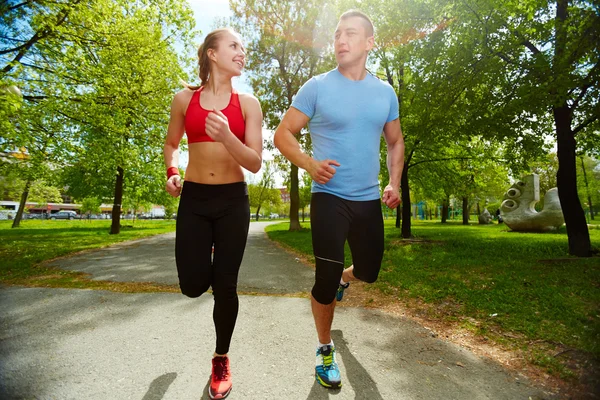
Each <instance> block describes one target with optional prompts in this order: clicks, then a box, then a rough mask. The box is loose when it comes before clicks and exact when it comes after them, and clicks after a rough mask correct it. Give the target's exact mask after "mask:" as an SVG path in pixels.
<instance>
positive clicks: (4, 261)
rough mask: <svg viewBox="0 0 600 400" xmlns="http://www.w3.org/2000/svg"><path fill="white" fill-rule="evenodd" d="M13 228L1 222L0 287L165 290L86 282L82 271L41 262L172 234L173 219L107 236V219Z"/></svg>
mask: <svg viewBox="0 0 600 400" xmlns="http://www.w3.org/2000/svg"><path fill="white" fill-rule="evenodd" d="M11 224H12V221H0V283H4V284H9V285H30V286H45V287H77V288H92V289H108V290H118V291H154V290H165V288H163V287H162V286H161V285H152V284H138V285H135V284H123V283H116V282H100V281H90V280H88V279H86V277H85V275H84V274H82V273H79V272H72V271H63V270H59V269H57V268H50V267H46V266H44V265H39V263H40V262H42V261H45V260H50V259H53V258H56V257H60V256H64V255H66V254H69V253H74V252H78V251H82V250H87V249H95V248H100V247H105V246H108V245H111V244H113V243H118V242H123V241H126V240H132V239H138V238H142V237H146V236H152V235H157V234H160V233H167V232H172V231H174V230H175V221H173V220H167V221H163V220H153V221H149V220H142V221H135V222H133V221H129V220H127V221H122V222H121V224H122V227H121V233H120V234H118V235H109V230H110V224H111V221H110V220H100V221H98V220H92V221H66V220H58V221H37V220H26V221H22V222H21V227H19V228H16V229H11Z"/></svg>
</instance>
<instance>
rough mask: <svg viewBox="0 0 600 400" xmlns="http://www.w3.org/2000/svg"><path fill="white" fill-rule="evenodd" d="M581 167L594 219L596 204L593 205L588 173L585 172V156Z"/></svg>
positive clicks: (591, 214) (591, 216) (591, 215)
mask: <svg viewBox="0 0 600 400" xmlns="http://www.w3.org/2000/svg"><path fill="white" fill-rule="evenodd" d="M581 169H582V170H583V182H584V183H585V193H586V194H587V198H588V206H589V208H590V218H591V219H594V206H593V205H592V196H590V187H589V185H588V180H587V173H586V172H585V164H584V163H583V156H582V157H581Z"/></svg>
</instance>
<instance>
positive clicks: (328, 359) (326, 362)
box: [321, 350, 333, 367]
mask: <svg viewBox="0 0 600 400" xmlns="http://www.w3.org/2000/svg"><path fill="white" fill-rule="evenodd" d="M321 357H323V366H324V367H329V366H331V364H333V350H331V352H330V353H329V355H324V354H323V353H321Z"/></svg>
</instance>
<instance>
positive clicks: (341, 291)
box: [335, 282, 350, 301]
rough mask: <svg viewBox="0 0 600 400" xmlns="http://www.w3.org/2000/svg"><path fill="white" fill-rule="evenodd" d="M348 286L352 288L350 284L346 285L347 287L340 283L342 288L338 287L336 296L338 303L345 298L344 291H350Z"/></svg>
mask: <svg viewBox="0 0 600 400" xmlns="http://www.w3.org/2000/svg"><path fill="white" fill-rule="evenodd" d="M348 286H350V282H348V283H346V284H345V285H342V284H341V283H340V286H338V290H337V293H336V294H335V299H336V300H337V301H342V298H343V297H344V290H346V289H348Z"/></svg>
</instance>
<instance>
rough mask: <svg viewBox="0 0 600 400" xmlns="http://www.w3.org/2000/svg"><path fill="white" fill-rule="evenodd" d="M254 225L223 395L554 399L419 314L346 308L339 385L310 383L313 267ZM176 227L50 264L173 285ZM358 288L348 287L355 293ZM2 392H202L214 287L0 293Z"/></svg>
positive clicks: (46, 395) (338, 331)
mask: <svg viewBox="0 0 600 400" xmlns="http://www.w3.org/2000/svg"><path fill="white" fill-rule="evenodd" d="M265 225H266V223H260V222H259V223H256V222H253V223H252V224H251V231H250V234H249V240H248V246H247V249H246V253H245V255H244V261H243V264H242V268H241V271H240V277H239V288H240V292H241V293H252V295H249V294H242V295H240V313H239V316H238V321H237V325H236V331H235V333H234V337H233V341H232V345H231V349H230V358H231V366H232V373H233V385H234V386H233V391H232V393H231V395H230V396H229V399H253V400H254V399H271V398H279V399H292V400H295V399H302V400H304V399H336V400H343V399H375V400H378V399H393V400H396V399H399V400H401V399H444V400H448V399H460V400H462V399H468V400H471V399H506V400H509V399H510V400H512V399H525V400H528V399H551V398H553V397H552V396H551V395H550V394H548V393H545V392H544V391H543V388H537V387H534V386H532V385H531V384H529V383H528V382H527V380H526V379H525V378H524V377H523V376H520V375H519V374H515V373H514V372H509V371H507V370H505V369H503V367H502V366H501V365H499V364H497V363H495V362H493V361H490V360H488V359H486V358H482V357H479V356H477V355H475V354H473V353H472V352H470V351H469V350H467V349H464V348H461V347H460V346H457V345H455V344H452V343H448V342H446V341H444V340H442V339H440V338H439V337H434V336H433V335H432V334H431V332H430V331H429V330H428V329H425V328H423V327H422V326H420V325H418V324H417V323H415V322H414V321H412V320H410V319H407V318H404V317H398V316H395V315H392V314H388V313H385V312H382V311H378V310H373V309H365V308H356V307H338V309H337V310H336V315H335V320H334V324H333V333H332V336H333V340H334V343H335V345H336V347H337V349H338V362H339V364H340V369H341V371H342V380H343V387H342V388H341V389H340V390H335V391H331V390H327V389H324V388H322V387H320V386H319V385H318V384H317V383H316V382H315V380H314V359H315V355H314V348H315V344H316V333H315V331H314V324H313V320H312V314H311V311H310V303H309V300H308V299H307V297H306V294H307V293H308V292H309V291H310V288H311V286H312V281H313V278H314V273H313V269H312V268H311V267H310V266H306V265H304V264H303V263H301V262H300V261H299V260H297V259H296V258H295V257H294V256H293V255H290V254H288V253H286V252H284V251H283V250H281V249H280V248H279V247H277V246H276V245H274V244H273V243H271V242H270V241H269V240H268V238H267V237H266V235H265V233H264V227H265ZM173 250H174V236H173V235H172V234H168V235H160V236H156V237H152V238H148V239H142V240H136V241H132V242H127V243H121V244H118V245H114V246H111V247H109V248H105V249H101V250H97V251H89V252H85V253H82V254H79V255H75V256H72V257H68V258H62V259H59V260H56V261H54V262H53V265H56V266H59V267H61V268H65V269H70V270H77V271H83V272H86V273H89V274H90V275H91V276H92V278H93V279H101V280H114V281H123V282H128V281H133V282H157V283H166V284H176V283H177V274H176V271H175V263H174V255H173ZM348 295H349V296H351V290H350V291H349V293H348ZM0 304H2V307H1V309H0V360H1V361H0V399H138V400H159V399H178V400H179V399H205V398H207V396H206V388H207V384H208V381H209V374H210V358H211V356H212V352H213V351H214V343H215V336H214V327H213V323H212V306H213V301H212V295H210V294H206V295H203V296H201V297H200V298H197V299H189V298H187V297H185V296H183V295H180V294H175V293H143V294H142V293H138V294H123V293H114V292H107V291H95V290H78V289H45V288H24V287H3V288H1V289H0Z"/></svg>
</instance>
